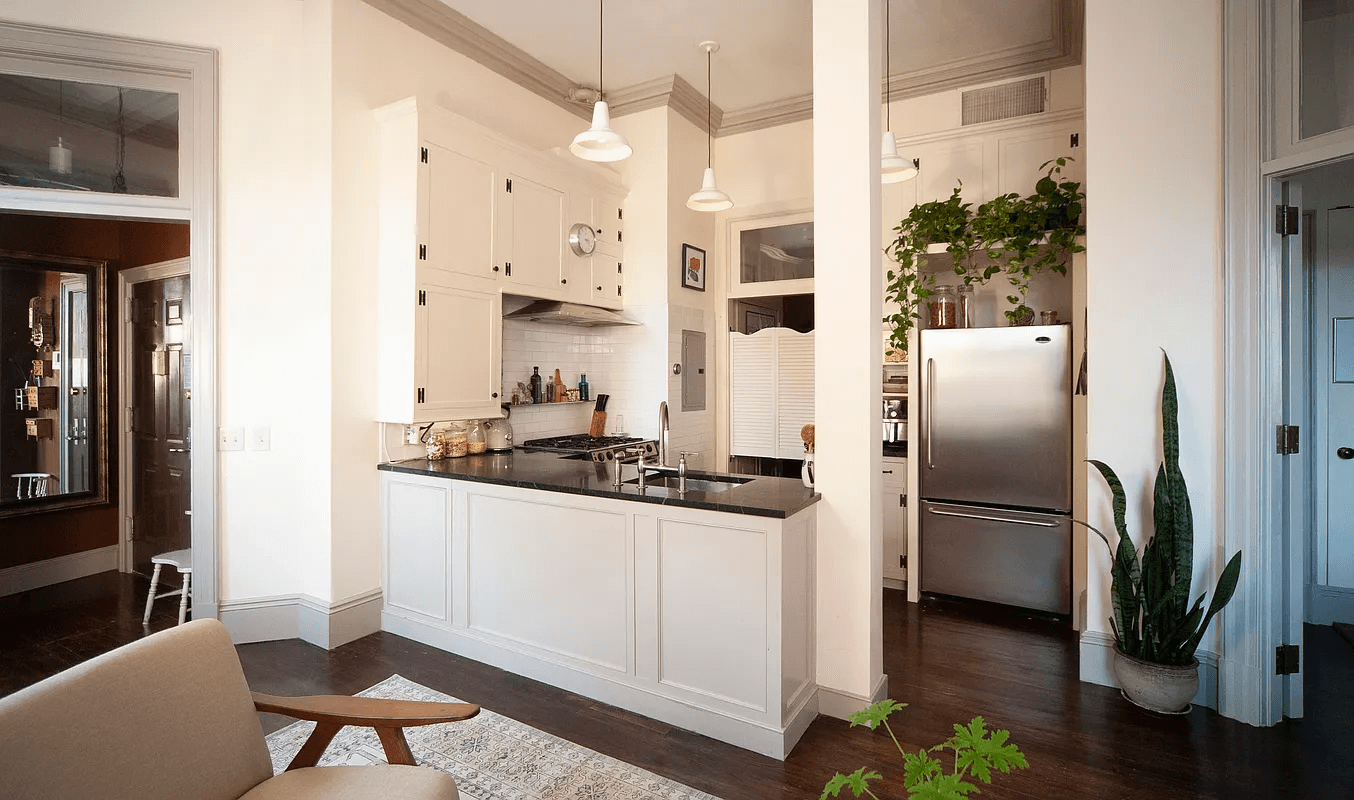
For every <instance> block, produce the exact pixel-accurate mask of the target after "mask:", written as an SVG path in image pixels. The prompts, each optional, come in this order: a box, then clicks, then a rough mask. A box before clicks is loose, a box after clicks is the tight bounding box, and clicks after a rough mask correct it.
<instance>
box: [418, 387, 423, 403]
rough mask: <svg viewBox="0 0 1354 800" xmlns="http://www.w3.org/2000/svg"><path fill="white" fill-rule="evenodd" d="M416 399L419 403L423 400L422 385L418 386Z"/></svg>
mask: <svg viewBox="0 0 1354 800" xmlns="http://www.w3.org/2000/svg"><path fill="white" fill-rule="evenodd" d="M418 401H419V402H420V403H422V402H423V387H422V386H420V387H418Z"/></svg>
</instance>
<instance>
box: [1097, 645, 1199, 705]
mask: <svg viewBox="0 0 1354 800" xmlns="http://www.w3.org/2000/svg"><path fill="white" fill-rule="evenodd" d="M1114 677H1115V678H1116V679H1117V680H1118V681H1119V688H1120V689H1122V690H1123V693H1124V697H1127V698H1128V700H1129V702H1131V703H1133V704H1134V705H1137V706H1141V707H1143V708H1145V709H1147V710H1148V711H1156V712H1157V713H1160V714H1179V713H1182V712H1184V711H1188V710H1189V701H1190V700H1192V699H1193V698H1194V693H1195V692H1197V691H1198V690H1199V659H1197V658H1196V659H1194V660H1193V661H1192V663H1190V664H1189V665H1187V666H1183V667H1176V666H1170V665H1168V664H1153V663H1152V662H1150V661H1143V660H1142V659H1140V658H1134V657H1133V656H1130V655H1125V654H1124V652H1123V651H1121V650H1120V649H1119V648H1118V647H1117V646H1116V647H1115V648H1114Z"/></svg>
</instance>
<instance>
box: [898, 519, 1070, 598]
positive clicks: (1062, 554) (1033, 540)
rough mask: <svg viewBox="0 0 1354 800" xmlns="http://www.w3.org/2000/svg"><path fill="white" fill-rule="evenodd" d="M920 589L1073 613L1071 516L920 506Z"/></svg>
mask: <svg viewBox="0 0 1354 800" xmlns="http://www.w3.org/2000/svg"><path fill="white" fill-rule="evenodd" d="M921 590H922V591H923V592H935V593H938V594H949V595H955V596H957V597H970V598H973V599H975V600H987V601H989V602H993V603H1005V604H1007V605H1012V606H1020V607H1021V608H1032V609H1037V610H1039V611H1048V612H1051V613H1054V614H1070V613H1071V611H1072V527H1071V521H1070V518H1069V517H1068V516H1066V515H1063V514H1041V513H1037V512H1027V511H1006V510H1000V509H992V508H983V507H979V506H968V505H958V504H953V503H938V502H933V501H926V500H923V501H922V504H921Z"/></svg>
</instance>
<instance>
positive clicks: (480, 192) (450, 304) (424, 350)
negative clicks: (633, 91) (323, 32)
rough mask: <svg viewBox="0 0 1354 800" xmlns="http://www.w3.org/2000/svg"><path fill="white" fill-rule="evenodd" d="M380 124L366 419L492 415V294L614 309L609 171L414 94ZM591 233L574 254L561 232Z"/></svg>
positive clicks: (497, 331) (616, 212)
mask: <svg viewBox="0 0 1354 800" xmlns="http://www.w3.org/2000/svg"><path fill="white" fill-rule="evenodd" d="M374 113H375V116H376V119H377V122H378V124H379V125H380V154H379V162H380V191H379V195H378V199H379V218H380V221H379V231H380V232H379V260H380V270H379V271H378V276H379V277H378V300H377V307H378V333H377V347H378V350H379V353H380V357H379V360H378V364H379V366H378V373H377V389H376V391H377V419H378V420H380V421H383V422H397V423H404V424H409V423H414V422H430V421H435V420H447V419H470V418H476V417H497V416H499V415H500V409H499V404H500V402H501V398H500V397H499V391H500V388H499V386H500V382H501V380H502V378H501V372H502V352H501V340H502V335H503V314H502V311H503V300H502V296H503V293H504V292H508V293H511V294H516V295H524V296H527V297H537V298H543V299H547V300H569V301H573V302H578V303H591V304H594V305H603V306H609V307H611V308H619V307H620V305H621V285H620V280H621V273H622V263H621V252H622V251H621V247H622V245H621V244H620V239H621V233H620V229H619V225H618V223H619V221H620V219H621V217H622V215H623V211H622V209H621V201H622V200H623V199H624V196H625V195H624V190H623V189H622V188H621V187H620V185H619V182H618V179H616V178H614V177H612V176H609V175H607V174H605V173H604V172H600V171H596V170H589V169H587V168H586V167H579V166H576V165H573V164H570V163H568V161H567V160H566V159H564V158H560V157H557V156H554V155H551V154H549V153H541V152H537V151H534V150H531V149H530V148H527V147H524V146H522V145H520V144H518V143H516V142H512V141H509V140H507V139H504V138H503V137H501V136H499V135H498V134H496V133H494V132H492V131H490V130H488V129H486V128H482V127H480V126H478V125H475V124H474V123H471V122H469V121H467V120H464V119H462V118H460V117H458V116H456V115H454V114H452V113H451V112H449V111H446V110H445V109H441V108H437V107H435V106H432V105H429V104H426V103H419V102H418V101H417V99H415V98H409V99H406V100H402V101H400V102H398V103H393V104H391V105H389V106H385V107H384V108H380V109H377V110H376V111H375V112H374ZM576 222H584V223H587V224H589V225H591V226H592V227H593V228H594V229H599V228H600V229H601V231H602V234H601V235H600V236H599V237H598V238H599V244H598V248H597V251H596V252H595V253H594V254H592V255H584V256H579V255H576V254H575V253H574V252H573V251H572V249H570V247H569V244H568V236H569V229H570V227H572V226H573V224H574V223H576Z"/></svg>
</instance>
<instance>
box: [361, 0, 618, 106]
mask: <svg viewBox="0 0 1354 800" xmlns="http://www.w3.org/2000/svg"><path fill="white" fill-rule="evenodd" d="M363 2H365V3H366V4H367V5H369V6H371V7H372V8H374V9H376V10H377V11H380V12H382V13H384V14H385V15H387V16H389V17H391V18H393V19H396V20H399V21H400V22H403V23H404V24H405V25H408V26H409V27H411V28H413V29H414V30H416V31H418V32H420V33H422V34H424V35H426V36H428V37H429V38H431V39H432V40H433V41H435V42H437V43H439V44H442V45H445V46H446V47H448V48H450V49H452V50H454V51H456V52H458V53H460V54H461V55H463V56H465V57H467V58H469V59H471V60H472V61H476V62H478V63H479V64H481V65H483V66H485V67H487V68H488V69H490V70H491V71H493V72H496V73H498V74H499V75H502V76H503V77H505V78H507V79H508V80H510V81H512V82H513V83H515V84H517V85H518V86H521V87H522V88H524V89H526V90H528V91H530V92H532V93H533V94H536V95H538V96H540V97H542V98H544V99H546V100H549V101H550V102H552V103H554V104H555V105H557V106H559V107H560V108H562V109H564V110H565V111H568V112H569V113H571V114H573V115H574V116H577V117H579V118H581V119H584V120H587V119H591V118H592V107H591V106H588V105H581V104H579V103H575V102H573V101H571V100H569V99H568V95H569V90H571V89H574V88H577V87H578V84H577V83H575V82H573V81H571V80H569V79H568V78H567V77H565V76H564V75H563V74H562V73H560V72H557V71H555V70H553V69H551V68H550V67H548V66H546V65H545V63H544V62H542V61H540V60H538V59H536V58H535V57H533V56H532V55H531V54H530V53H527V52H526V51H525V50H522V49H521V48H519V47H517V46H515V45H513V44H511V43H510V42H508V41H507V40H506V39H504V38H503V37H501V36H499V35H497V34H495V33H494V32H493V31H490V30H489V29H488V28H486V27H484V26H483V25H480V24H479V23H477V22H475V21H474V20H472V19H470V18H469V17H467V16H466V15H464V14H462V13H461V12H459V11H457V10H456V9H454V8H452V7H450V6H448V5H447V4H446V3H442V2H439V0H363Z"/></svg>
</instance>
